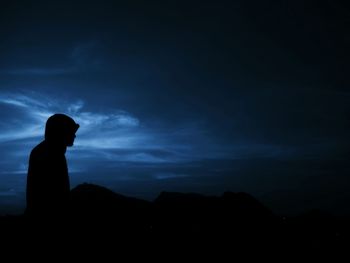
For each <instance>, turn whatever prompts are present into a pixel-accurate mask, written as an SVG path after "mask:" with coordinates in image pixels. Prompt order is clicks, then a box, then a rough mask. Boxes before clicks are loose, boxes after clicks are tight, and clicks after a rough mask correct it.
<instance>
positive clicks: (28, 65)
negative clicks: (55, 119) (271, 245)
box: [0, 0, 350, 214]
mask: <svg viewBox="0 0 350 263" xmlns="http://www.w3.org/2000/svg"><path fill="white" fill-rule="evenodd" d="M349 14H350V8H349V4H346V3H345V4H344V3H342V1H334V0H333V1H331V0H329V1H327V0H321V1H307V0H306V1H300V0H294V1H282V2H281V1H272V0H267V1H258V0H255V1H253V0H237V1H223V0H216V1H179V0H178V1H170V0H169V1H136V0H131V1H125V2H122V1H120V2H119V1H103V0H100V1H16V0H14V1H8V2H7V3H3V4H2V6H1V9H0V39H1V41H0V109H1V110H0V127H1V129H0V143H1V147H0V155H1V156H2V158H1V160H0V214H8V213H21V212H23V210H24V207H25V185H26V172H27V167H28V157H29V154H30V151H31V149H32V148H33V147H34V146H35V145H37V144H38V143H39V142H40V141H41V140H43V135H44V127H45V122H46V120H47V118H48V117H49V116H50V115H52V114H54V113H65V114H68V115H69V116H71V117H73V118H74V120H76V122H77V123H79V124H80V129H79V130H78V132H77V138H76V141H75V145H74V146H73V147H71V148H69V149H68V151H67V153H66V157H67V160H68V165H69V172H70V180H71V186H72V187H75V186H76V185H78V184H80V183H83V182H89V183H95V184H99V185H102V186H105V187H108V188H110V189H112V190H113V191H116V192H118V193H121V194H125V195H128V196H133V197H138V198H144V199H147V200H153V199H154V198H156V197H157V195H158V194H159V193H160V192H161V191H179V192H198V193H202V194H208V195H220V194H222V193H223V192H224V191H234V192H247V193H250V194H252V195H253V196H255V197H256V198H258V199H259V200H260V201H262V202H263V203H265V204H266V205H268V206H269V207H271V208H272V210H274V211H276V212H277V213H281V214H284V213H285V214H288V213H300V212H303V211H307V210H309V209H322V210H325V211H330V212H332V213H335V214H350V209H349V207H347V206H346V205H345V204H346V202H349V201H350V191H349V190H350V180H349V172H350V164H348V159H349V157H350V151H349V146H350V139H349V134H350V122H349V120H350V106H349V105H350V90H349V84H350V78H349V75H348V69H349V59H350V51H349V48H348V47H349V44H350V31H349V30H348V28H349V21H350V17H349Z"/></svg>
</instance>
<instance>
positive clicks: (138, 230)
mask: <svg viewBox="0 0 350 263" xmlns="http://www.w3.org/2000/svg"><path fill="white" fill-rule="evenodd" d="M0 220H1V221H0V231H1V237H2V238H1V242H2V244H1V247H2V251H3V252H4V253H3V255H4V254H5V253H9V254H11V257H12V259H16V257H18V258H21V257H22V256H23V253H24V255H25V256H30V255H32V256H33V255H34V256H38V255H43V254H45V253H47V254H48V255H50V257H49V258H46V260H48V261H52V260H54V259H55V258H56V259H57V260H58V259H64V257H66V260H68V259H69V257H72V256H73V255H75V256H78V258H79V259H81V260H87V259H92V258H96V257H97V259H102V258H104V259H107V258H111V257H112V259H113V261H117V260H121V258H124V257H126V258H128V260H132V259H136V258H137V259H142V260H144V261H147V260H149V259H151V260H156V259H157V260H159V259H160V260H162V261H165V262H167V261H171V260H174V259H176V260H181V261H188V260H196V261H198V260H206V261H207V260H209V261H215V262H217V261H224V260H225V262H226V261H232V262H233V261H236V260H239V261H240V260H241V259H242V258H244V259H253V258H254V259H259V260H265V259H271V260H274V261H279V262H284V261H294V260H298V261H299V260H306V259H308V260H316V259H325V258H326V257H327V258H328V259H329V260H331V261H332V262H341V261H344V260H345V261H346V257H349V255H347V254H348V253H349V252H350V246H349V244H350V240H349V229H350V227H349V223H350V220H349V218H339V217H333V216H331V215H329V214H326V213H321V212H319V211H311V212H309V213H306V214H303V215H300V216H297V217H294V218H282V217H279V216H276V215H274V214H273V212H272V211H270V210H269V209H268V208H267V207H265V206H264V205H263V204H261V203H260V202H259V201H257V200H256V199H254V198H253V197H252V196H250V195H248V194H245V193H232V192H227V193H224V194H223V195H222V196H220V197H214V196H202V195H198V194H181V193H168V192H163V193H161V194H160V195H159V197H158V198H157V199H156V200H155V201H154V202H148V201H145V200H140V199H135V198H129V197H125V196H122V195H118V194H116V193H113V192H112V191H109V190H108V189H106V188H103V187H99V186H96V185H90V184H83V185H80V186H78V187H77V188H75V189H73V190H72V212H71V213H70V214H69V215H68V216H63V215H58V216H56V217H55V218H50V217H45V216H43V217H40V218H30V217H28V216H25V215H23V216H7V217H2V218H1V219H0ZM68 255H69V256H68ZM61 257H62V258H61ZM67 257H68V258H67ZM123 261H124V260H123Z"/></svg>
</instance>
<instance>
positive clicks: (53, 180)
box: [26, 114, 79, 216]
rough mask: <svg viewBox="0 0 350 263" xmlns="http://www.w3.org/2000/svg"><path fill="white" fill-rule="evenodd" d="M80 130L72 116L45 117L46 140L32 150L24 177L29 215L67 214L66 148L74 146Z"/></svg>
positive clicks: (68, 188)
mask: <svg viewBox="0 0 350 263" xmlns="http://www.w3.org/2000/svg"><path fill="white" fill-rule="evenodd" d="M78 128H79V124H77V123H76V122H75V121H74V120H73V119H72V118H71V117H69V116H67V115H64V114H54V115H52V116H51V117H49V118H48V120H47V122H46V127H45V140H44V141H42V142H41V143H40V144H38V145H37V146H36V147H34V149H33V150H32V151H31V154H30V158H29V167H28V175H27V189H26V198H27V210H26V213H27V214H28V215H31V216H33V215H44V216H52V215H60V214H62V215H63V214H65V213H66V212H68V206H69V197H70V183H69V176H68V167H67V162H66V157H65V153H66V149H67V147H70V146H73V143H74V139H75V137H76V136H75V133H76V132H77V130H78Z"/></svg>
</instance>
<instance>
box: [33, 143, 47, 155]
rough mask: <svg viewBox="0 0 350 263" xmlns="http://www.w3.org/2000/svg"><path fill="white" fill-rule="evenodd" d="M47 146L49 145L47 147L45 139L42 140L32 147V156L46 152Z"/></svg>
mask: <svg viewBox="0 0 350 263" xmlns="http://www.w3.org/2000/svg"><path fill="white" fill-rule="evenodd" d="M46 148H47V147H46V144H45V141H42V142H41V143H39V144H38V145H37V146H35V147H34V148H33V149H32V151H31V153H30V156H31V157H35V156H40V155H42V154H44V153H45V152H46Z"/></svg>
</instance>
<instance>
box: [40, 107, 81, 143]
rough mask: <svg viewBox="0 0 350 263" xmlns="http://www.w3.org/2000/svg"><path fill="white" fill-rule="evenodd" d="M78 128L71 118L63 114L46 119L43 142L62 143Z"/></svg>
mask: <svg viewBox="0 0 350 263" xmlns="http://www.w3.org/2000/svg"><path fill="white" fill-rule="evenodd" d="M78 128H79V124H77V123H76V122H75V121H74V120H73V119H72V118H71V117H69V116H67V115H65V114H60V113H57V114H54V115H52V116H51V117H49V118H48V120H47V121H46V127H45V140H46V141H49V142H53V143H61V142H64V141H65V139H66V138H67V136H71V135H74V134H75V133H76V131H77V130H78Z"/></svg>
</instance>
